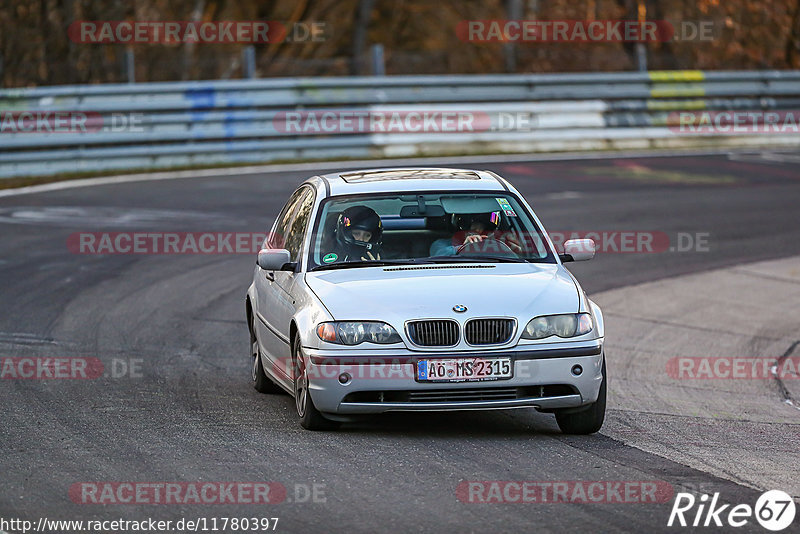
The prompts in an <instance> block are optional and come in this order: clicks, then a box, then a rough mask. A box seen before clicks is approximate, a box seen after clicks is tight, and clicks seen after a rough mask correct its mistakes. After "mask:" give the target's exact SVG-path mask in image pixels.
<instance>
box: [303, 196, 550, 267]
mask: <svg viewBox="0 0 800 534" xmlns="http://www.w3.org/2000/svg"><path fill="white" fill-rule="evenodd" d="M308 261H309V264H308V268H309V270H312V269H328V268H338V267H360V266H369V265H371V264H381V263H383V264H394V263H429V262H430V263H437V262H461V261H472V262H475V261H482V262H486V261H491V262H537V263H555V261H556V260H555V258H554V256H553V254H552V252H551V251H550V250H549V249H548V247H547V245H546V243H545V241H544V238H543V235H542V231H541V229H540V228H539V227H538V225H537V224H536V222H535V221H534V220H533V219H532V218H531V217H530V215H529V214H528V213H527V211H526V210H525V209H524V208H523V207H522V205H521V204H520V203H519V201H518V200H517V199H516V198H515V197H514V196H513V195H511V194H508V193H506V194H503V193H499V192H491V193H461V194H454V193H452V192H445V193H430V192H424V193H407V194H397V193H393V194H380V195H377V194H375V195H353V196H341V197H333V198H330V199H327V200H325V201H324V202H323V204H322V206H321V207H320V210H319V214H318V216H317V219H316V222H315V227H314V233H313V234H312V237H311V247H310V254H309V260H308Z"/></svg>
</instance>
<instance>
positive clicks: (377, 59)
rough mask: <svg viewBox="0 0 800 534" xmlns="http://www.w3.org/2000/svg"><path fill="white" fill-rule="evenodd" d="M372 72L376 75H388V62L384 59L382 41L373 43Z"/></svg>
mask: <svg viewBox="0 0 800 534" xmlns="http://www.w3.org/2000/svg"><path fill="white" fill-rule="evenodd" d="M372 74H374V75H375V76H385V75H386V64H385V63H384V59H383V45H382V44H380V43H376V44H374V45H372Z"/></svg>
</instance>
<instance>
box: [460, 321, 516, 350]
mask: <svg viewBox="0 0 800 534" xmlns="http://www.w3.org/2000/svg"><path fill="white" fill-rule="evenodd" d="M464 335H465V336H466V338H467V343H469V344H470V345H502V344H503V343H507V342H508V341H509V340H510V339H511V336H512V335H514V319H472V320H471V321H467V325H466V326H465V327H464Z"/></svg>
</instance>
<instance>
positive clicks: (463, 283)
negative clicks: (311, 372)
mask: <svg viewBox="0 0 800 534" xmlns="http://www.w3.org/2000/svg"><path fill="white" fill-rule="evenodd" d="M306 282H307V283H308V285H309V287H310V288H311V289H312V290H313V291H314V293H315V294H316V295H317V296H318V297H319V298H320V300H321V301H322V303H323V304H324V305H325V307H326V308H327V309H328V311H329V312H330V313H331V314H332V315H333V318H334V319H335V320H339V321H342V320H380V321H386V322H388V323H390V324H392V325H393V326H395V327H396V328H402V326H403V323H404V322H405V321H407V320H409V319H419V318H429V319H430V318H454V319H459V320H463V319H466V318H469V317H487V316H495V317H497V316H508V317H518V318H519V319H520V322H522V324H523V325H524V324H525V323H524V321H527V320H528V319H530V318H533V317H535V316H536V315H542V314H554V313H575V312H577V311H578V307H579V298H578V291H577V287H576V285H575V282H574V280H573V279H572V277H571V276H570V274H569V273H568V272H567V270H566V269H565V268H564V267H562V266H560V265H557V264H519V263H498V264H476V263H471V264H459V265H430V266H412V267H366V268H354V269H337V270H331V271H322V272H317V273H315V272H310V273H307V274H306ZM459 304H460V305H463V306H466V307H467V311H466V312H463V313H457V312H455V311H454V310H453V306H456V305H459Z"/></svg>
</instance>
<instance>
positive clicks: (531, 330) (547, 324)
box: [522, 313, 592, 339]
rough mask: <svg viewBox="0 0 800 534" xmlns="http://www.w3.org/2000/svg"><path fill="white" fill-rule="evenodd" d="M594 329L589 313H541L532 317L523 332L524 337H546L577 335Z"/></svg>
mask: <svg viewBox="0 0 800 534" xmlns="http://www.w3.org/2000/svg"><path fill="white" fill-rule="evenodd" d="M591 331H592V316H591V315H590V314H588V313H568V314H563V315H541V316H539V317H536V318H534V319H531V320H530V321H529V322H528V324H527V325H526V326H525V330H524V331H523V332H522V339H544V338H546V337H550V336H558V337H575V336H582V335H583V334H588V333H589V332H591Z"/></svg>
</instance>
